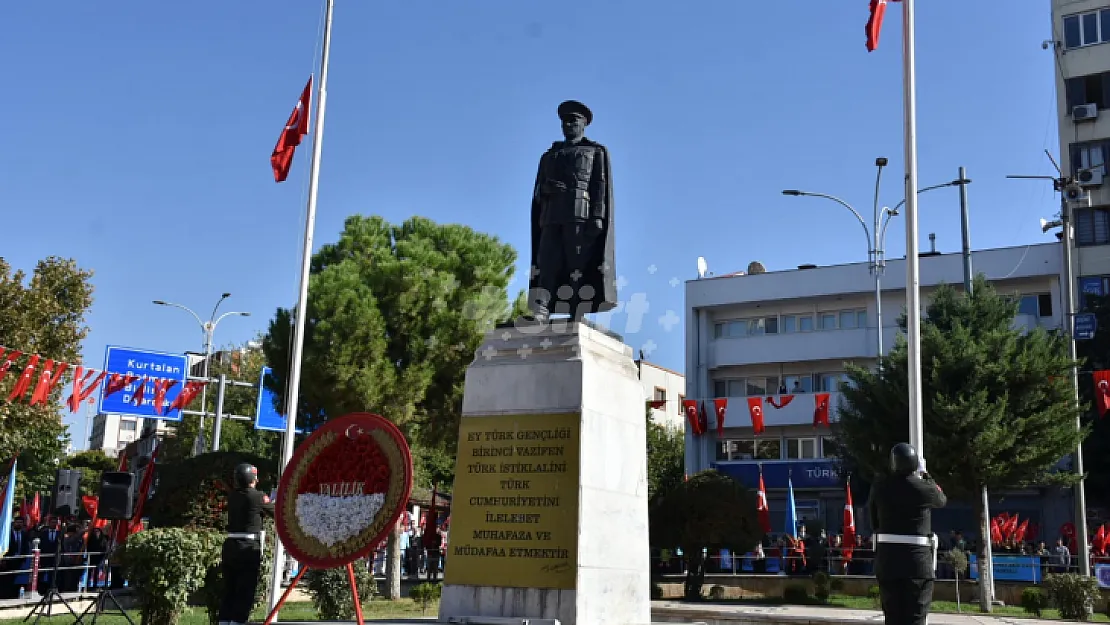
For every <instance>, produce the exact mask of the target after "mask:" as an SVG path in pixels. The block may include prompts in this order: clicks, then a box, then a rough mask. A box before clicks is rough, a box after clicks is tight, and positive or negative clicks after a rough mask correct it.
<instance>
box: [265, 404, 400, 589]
mask: <svg viewBox="0 0 1110 625" xmlns="http://www.w3.org/2000/svg"><path fill="white" fill-rule="evenodd" d="M411 493H412V454H411V452H410V451H409V446H408V443H406V442H405V437H404V435H403V434H402V433H401V431H400V430H399V429H397V426H395V425H393V423H391V422H390V421H388V420H387V419H385V418H383V417H381V416H378V415H375V414H369V413H354V414H349V415H346V416H343V417H340V418H338V419H332V420H330V421H328V422H327V423H325V424H324V425H323V426H321V427H320V428H319V429H317V430H316V431H315V432H313V433H312V435H311V436H309V437H308V439H307V440H305V441H304V442H303V443H301V444H300V446H298V447H297V451H296V453H294V454H293V457H292V458H291V459H290V461H289V464H288V465H287V466H286V467H285V470H284V471H283V472H282V475H281V483H280V485H279V487H278V498H277V511H276V512H277V514H276V515H275V517H276V521H277V531H278V535H279V536H280V537H281V541H282V543H283V544H284V545H285V548H286V549H287V550H288V551H289V553H290V555H292V556H293V557H294V558H295V559H296V560H297V561H298V562H301V563H303V564H304V565H305V566H308V567H311V568H320V569H322V568H338V567H341V566H344V565H346V564H349V563H351V562H354V561H355V560H358V559H359V558H363V557H365V556H367V555H369V553H370V552H371V551H373V549H374V548H375V547H376V546H377V545H378V544H379V543H380V542H381V541H382V540H383V539H385V538H387V537H388V535H389V531H390V530H391V529H392V528H393V526H394V525H395V524H396V523H397V520H398V519H399V518H400V516H401V514H402V513H403V512H404V511H405V506H406V504H407V503H408V500H409V495H410V494H411Z"/></svg>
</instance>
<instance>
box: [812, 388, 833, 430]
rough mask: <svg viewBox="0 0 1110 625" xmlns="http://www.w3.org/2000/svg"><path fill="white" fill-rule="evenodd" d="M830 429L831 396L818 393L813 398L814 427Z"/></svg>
mask: <svg viewBox="0 0 1110 625" xmlns="http://www.w3.org/2000/svg"><path fill="white" fill-rule="evenodd" d="M819 425H823V426H825V427H829V394H828V393H817V394H816V395H814V396H813V427H817V426H819Z"/></svg>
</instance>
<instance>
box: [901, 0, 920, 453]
mask: <svg viewBox="0 0 1110 625" xmlns="http://www.w3.org/2000/svg"><path fill="white" fill-rule="evenodd" d="M913 4H914V0H902V16H903V19H902V60H903V62H904V63H905V66H904V70H903V71H904V75H903V77H902V81H903V95H902V107H903V112H904V113H905V120H904V130H905V151H906V154H905V159H906V181H905V182H906V195H905V198H906V347H907V350H906V351H907V356H908V363H907V366H908V371H909V379H908V382H909V388H910V397H909V408H910V411H909V421H910V423H909V426H910V428H909V429H910V441H909V442H910V445H913V448H914V449H916V450H917V454H918V457H920V458H921V459H922V460H923V461H924V458H925V449H924V442H925V441H924V433H923V429H924V426H923V424H922V419H921V411H922V407H921V290H920V286H921V285H920V281H921V279H920V272H921V271H920V270H921V268H920V266H919V264H918V260H919V259H918V254H917V238H918V230H917V84H916V83H917V76H916V68H915V63H914V13H913Z"/></svg>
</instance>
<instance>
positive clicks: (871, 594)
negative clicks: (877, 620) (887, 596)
mask: <svg viewBox="0 0 1110 625" xmlns="http://www.w3.org/2000/svg"><path fill="white" fill-rule="evenodd" d="M867 598H868V599H870V600H871V603H872V604H874V605H875V607H876V608H878V607H881V606H882V604H883V598H882V593H881V592H879V587H878V586H868V587H867Z"/></svg>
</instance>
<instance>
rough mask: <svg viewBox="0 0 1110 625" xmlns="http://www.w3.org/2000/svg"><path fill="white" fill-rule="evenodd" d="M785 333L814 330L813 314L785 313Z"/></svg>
mask: <svg viewBox="0 0 1110 625" xmlns="http://www.w3.org/2000/svg"><path fill="white" fill-rule="evenodd" d="M782 332H783V334H794V333H795V332H813V315H783V317H782Z"/></svg>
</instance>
